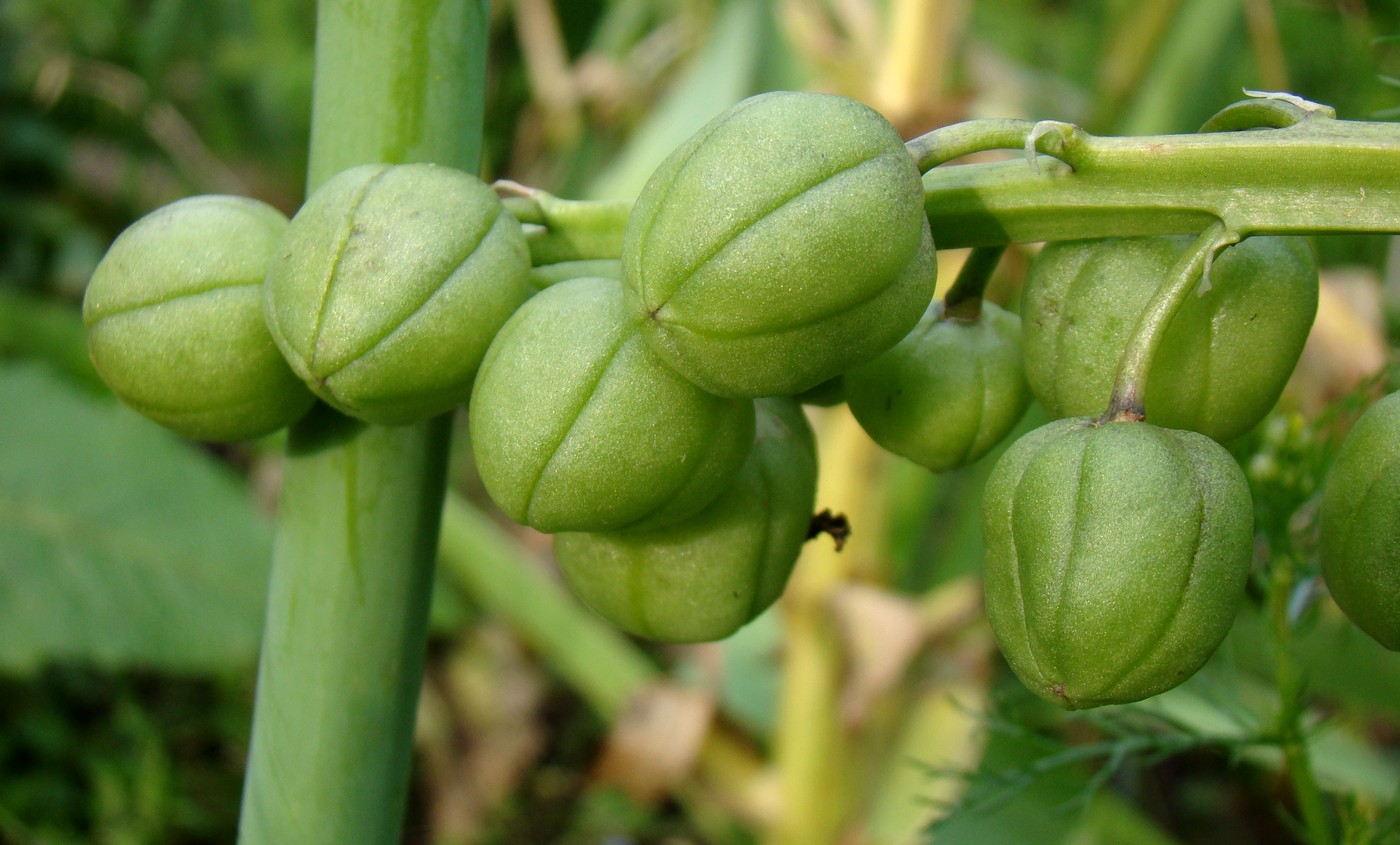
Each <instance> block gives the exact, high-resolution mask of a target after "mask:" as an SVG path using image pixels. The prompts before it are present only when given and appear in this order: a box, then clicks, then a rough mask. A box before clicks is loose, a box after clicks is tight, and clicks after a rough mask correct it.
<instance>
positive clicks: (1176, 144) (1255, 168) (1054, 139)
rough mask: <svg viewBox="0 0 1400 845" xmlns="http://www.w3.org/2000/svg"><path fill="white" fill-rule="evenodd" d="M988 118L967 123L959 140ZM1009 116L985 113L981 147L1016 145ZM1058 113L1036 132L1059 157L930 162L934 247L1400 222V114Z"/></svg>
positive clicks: (1390, 226) (1300, 230)
mask: <svg viewBox="0 0 1400 845" xmlns="http://www.w3.org/2000/svg"><path fill="white" fill-rule="evenodd" d="M981 123H982V121H973V122H972V123H971V124H962V125H960V128H959V129H958V132H959V135H960V138H961V140H962V142H963V143H965V144H967V145H971V143H972V142H971V141H969V140H967V136H969V135H971V134H975V131H974V130H975V128H976V126H977V125H979V124H981ZM1001 123H1002V122H1000V121H994V122H991V125H989V126H987V128H986V132H985V135H986V138H985V144H983V146H982V148H984V149H986V148H990V147H993V146H1010V145H1009V144H1007V143H1006V139H1005V138H1004V137H1003V135H1004V127H1003V126H1001ZM1054 127H1055V128H1056V129H1057V130H1060V131H1057V132H1055V133H1054V134H1053V135H1051V136H1046V137H1042V138H1039V139H1038V140H1037V145H1036V146H1037V148H1038V149H1040V150H1042V151H1045V152H1049V153H1051V154H1052V155H1053V156H1054V157H1053V158H1050V157H1048V156H1040V157H1038V158H1037V166H1036V167H1031V166H1029V165H1027V164H1026V162H1025V161H1024V160H1016V161H1005V162H996V163H992V164H967V165H958V166H952V167H937V168H934V169H933V170H930V171H929V172H928V173H926V174H925V175H924V196H925V203H924V207H925V211H926V212H927V213H928V218H929V223H930V225H931V226H932V228H933V236H934V240H935V241H936V242H937V243H938V247H939V248H940V249H948V248H953V247H968V246H983V245H992V244H1005V243H1025V242H1036V241H1060V240H1075V239H1078V238H1102V237H1115V236H1129V235H1166V234H1192V233H1195V232H1200V231H1201V230H1203V229H1205V228H1206V226H1208V225H1210V223H1211V222H1213V221H1215V220H1223V221H1225V224H1226V225H1227V226H1228V227H1229V228H1230V229H1231V230H1233V231H1236V232H1239V233H1240V236H1241V237H1244V236H1248V235H1252V234H1262V233H1274V234H1325V233H1330V232H1397V231H1400V124H1393V123H1365V122H1358V121H1347V120H1333V119H1330V118H1328V117H1327V116H1326V114H1325V113H1314V114H1311V115H1308V116H1307V117H1306V119H1302V120H1300V121H1299V122H1297V123H1296V124H1294V125H1291V126H1287V127H1283V128H1278V129H1257V130H1252V131H1242V132H1209V133H1204V134H1194V135H1153V136H1142V137H1125V138H1120V137H1096V136H1093V135H1090V134H1088V133H1086V132H1083V131H1082V130H1078V129H1074V128H1072V127H1069V126H1068V124H1055V125H1054ZM952 129H954V127H948V128H947V129H940V130H936V132H938V133H941V132H947V131H951V130H952Z"/></svg>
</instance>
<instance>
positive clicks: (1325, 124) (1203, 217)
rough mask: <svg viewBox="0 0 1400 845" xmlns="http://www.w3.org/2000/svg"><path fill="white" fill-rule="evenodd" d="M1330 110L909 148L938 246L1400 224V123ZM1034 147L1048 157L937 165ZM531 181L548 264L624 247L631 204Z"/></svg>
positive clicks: (980, 131)
mask: <svg viewBox="0 0 1400 845" xmlns="http://www.w3.org/2000/svg"><path fill="white" fill-rule="evenodd" d="M1329 114H1330V113H1329V112H1328V111H1327V110H1326V109H1321V108H1318V109H1317V110H1311V109H1308V108H1303V107H1298V106H1295V105H1293V104H1291V103H1290V102H1287V101H1274V100H1267V99H1264V100H1260V101H1259V102H1258V103H1254V102H1248V103H1244V104H1239V105H1237V106H1234V107H1231V108H1229V109H1226V110H1225V111H1223V112H1221V115H1220V116H1219V117H1218V118H1216V119H1213V121H1212V123H1211V124H1208V128H1210V129H1212V130H1222V129H1235V128H1238V127H1256V126H1257V125H1258V124H1259V123H1264V124H1269V123H1277V124H1284V125H1281V126H1278V127H1277V128H1267V127H1263V128H1250V129H1247V130H1242V131H1211V132H1203V133H1198V134H1192V135H1147V136H1140V137H1099V136H1095V135H1090V134H1089V133H1087V132H1084V131H1083V130H1081V129H1079V128H1078V127H1076V126H1073V125H1071V124H1067V123H1058V122H1054V121H1042V122H1040V123H1031V122H1030V121H1024V120H975V121H968V122H965V123H959V124H954V125H952V126H947V127H944V128H942V129H938V130H935V131H934V132H931V133H929V134H928V135H925V136H922V137H920V138H916V139H914V140H913V141H910V142H909V144H908V148H909V150H910V153H911V155H913V156H914V157H915V159H916V160H917V161H919V163H920V165H921V166H924V167H930V166H931V167H933V169H931V170H929V171H928V172H927V173H926V174H925V175H924V177H923V183H924V210H925V212H926V213H927V215H928V219H929V224H930V226H931V227H932V229H933V237H934V241H935V242H936V243H937V245H938V247H939V248H940V249H952V248H957V247H976V246H996V245H1004V244H1010V243H1029V242H1037V241H1060V240H1075V239H1079V238H1103V237H1114V236H1128V235H1169V234H1196V233H1198V232H1201V231H1203V230H1204V229H1205V228H1206V227H1207V226H1209V225H1211V224H1212V223H1213V222H1215V221H1217V220H1219V221H1222V222H1223V223H1224V224H1225V226H1226V227H1227V228H1228V229H1229V230H1231V231H1233V232H1237V233H1239V235H1240V237H1248V236H1249V235H1254V234H1263V233H1274V234H1325V233H1335V232H1400V124H1394V123H1370V122H1362V121H1349V120H1335V119H1333V118H1331V117H1330V116H1329ZM1290 121H1291V122H1290ZM1027 148H1030V149H1034V150H1037V151H1039V152H1040V153H1043V154H1042V155H1037V156H1034V157H1033V158H1031V159H1030V161H1029V162H1028V161H1027V160H1026V159H1025V158H1024V157H1018V158H1016V159H1015V160H1013V161H1004V162H994V163H989V164H963V165H953V166H942V167H939V166H934V165H937V164H939V163H941V162H944V161H948V160H950V159H952V158H957V157H960V156H963V155H966V154H968V153H972V152H977V151H981V150H993V149H1014V150H1025V149H1027ZM524 190H525V191H527V192H528V193H527V194H526V195H524V196H522V197H520V198H516V199H512V200H510V201H508V203H507V205H508V207H510V208H511V209H512V211H513V212H514V213H517V214H518V215H520V216H521V218H522V220H524V221H526V222H528V223H530V224H532V225H531V228H530V239H531V253H532V255H533V257H534V260H535V263H536V264H537V265H538V264H550V263H554V262H557V261H571V260H580V259H598V258H618V257H619V256H620V254H621V249H622V234H623V230H624V228H625V227H626V222H627V215H628V212H629V211H630V209H631V204H630V203H628V202H625V201H624V202H602V203H592V202H579V201H570V200H560V199H558V198H555V197H547V195H540V194H539V192H534V191H532V190H530V189H524ZM540 196H545V197H547V200H546V201H544V202H541V201H540V199H539V197H540ZM703 211H704V210H703V209H700V210H698V213H703Z"/></svg>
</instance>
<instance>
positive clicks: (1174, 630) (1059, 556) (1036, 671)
mask: <svg viewBox="0 0 1400 845" xmlns="http://www.w3.org/2000/svg"><path fill="white" fill-rule="evenodd" d="M1253 526H1254V512H1253V506H1252V504H1251V502H1250V496H1249V488H1248V485H1247V484H1246V482H1245V479H1244V474H1243V473H1242V472H1241V471H1240V468H1239V467H1238V466H1237V465H1236V464H1235V462H1234V459H1232V458H1231V457H1230V455H1229V453H1228V452H1226V451H1225V449H1224V448H1223V447H1221V446H1220V445H1219V444H1217V443H1216V442H1215V441H1213V440H1211V439H1209V438H1207V437H1205V436H1203V435H1200V434H1197V433H1195V432H1190V431H1176V430H1171V429H1164V428H1159V427H1157V426H1154V425H1150V424H1148V423H1141V422H1117V423H1108V424H1106V425H1098V424H1097V423H1095V422H1094V421H1093V420H1091V419H1084V418H1081V419H1068V420H1057V421H1055V422H1052V423H1050V424H1048V425H1045V426H1042V427H1041V428H1038V429H1036V430H1035V431H1033V432H1031V433H1030V434H1028V435H1026V436H1025V437H1023V438H1021V439H1020V440H1018V441H1017V442H1016V443H1015V444H1014V445H1012V447H1011V448H1010V449H1009V450H1007V452H1006V454H1005V455H1003V456H1002V457H1001V459H1000V460H999V461H998V462H997V465H996V467H995V469H994V470H993V471H992V475H991V477H990V478H989V479H988V481H987V487H986V493H985V499H984V500H983V509H982V528H983V536H984V540H985V543H986V551H985V579H986V603H987V618H988V620H989V621H990V622H991V625H992V630H993V632H994V633H995V634H996V638H997V642H998V643H999V644H1000V645H1001V650H1002V653H1003V654H1005V655H1006V659H1007V661H1008V662H1009V663H1010V664H1011V668H1012V669H1013V670H1015V672H1016V674H1017V675H1018V676H1019V677H1020V678H1021V680H1022V682H1024V683H1025V684H1026V686H1027V687H1029V688H1030V689H1031V690H1032V691H1033V692H1035V693H1036V694H1037V695H1039V696H1041V697H1042V698H1044V699H1046V700H1048V701H1051V702H1053V703H1055V704H1058V705H1059V706H1061V707H1065V708H1068V709H1078V708H1083V707H1095V706H1098V705H1101V704H1119V703H1124V702H1129V701H1137V700H1139V699H1142V698H1146V697H1148V696H1151V695H1155V694H1157V693H1159V692H1162V691H1164V690H1167V689H1170V688H1172V687H1174V686H1176V685H1177V684H1179V683H1181V682H1182V681H1184V680H1186V679H1187V678H1188V677H1190V676H1191V675H1192V674H1194V673H1195V672H1196V670H1197V669H1199V668H1200V667H1201V665H1202V664H1204V663H1205V662H1206V659H1207V658H1209V657H1210V655H1211V654H1212V653H1213V652H1214V651H1215V649H1216V647H1217V646H1219V645H1220V642H1221V640H1222V639H1224V637H1225V634H1226V633H1227V632H1228V631H1229V630H1230V625H1231V623H1232V622H1233V621H1234V618H1235V614H1236V612H1237V611H1238V609H1239V606H1240V603H1241V601H1242V600H1243V598H1244V587H1245V579H1246V577H1247V575H1248V572H1249V565H1250V558H1251V554H1252V549H1253V536H1254V531H1253Z"/></svg>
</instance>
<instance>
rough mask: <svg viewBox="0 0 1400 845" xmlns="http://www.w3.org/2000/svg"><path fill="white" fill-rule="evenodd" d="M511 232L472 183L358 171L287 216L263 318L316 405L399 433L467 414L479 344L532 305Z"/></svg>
mask: <svg viewBox="0 0 1400 845" xmlns="http://www.w3.org/2000/svg"><path fill="white" fill-rule="evenodd" d="M529 269H530V257H529V252H528V250H527V249H526V246H525V236H524V234H523V233H522V232H521V230H520V225H519V224H518V223H517V222H516V221H515V219H514V218H512V217H511V216H510V214H508V213H506V211H505V210H504V208H503V207H502V206H501V203H500V202H499V200H497V198H496V195H495V194H494V193H493V192H492V191H491V189H490V188H489V187H487V186H486V185H485V184H484V183H482V182H481V180H479V179H477V178H476V177H474V176H470V175H468V174H466V173H462V172H461V171H457V170H453V169H452V168H449V167H441V166H435V165H428V164H405V165H397V166H391V165H385V164H370V165H363V166H360V167H354V168H351V169H349V170H346V171H344V172H343V173H340V174H338V175H336V176H335V177H334V178H332V179H330V180H329V181H327V182H326V183H325V184H324V185H322V186H321V187H320V189H318V190H317V191H316V193H315V194H313V195H312V196H311V197H310V198H309V199H308V200H307V201H306V204H305V205H304V206H302V208H301V211H299V212H297V214H296V216H295V217H293V218H292V222H291V225H290V226H288V227H287V231H286V233H285V235H284V236H283V238H282V241H281V244H280V245H279V247H278V252H277V257H276V259H275V260H274V261H273V262H272V264H271V266H270V267H269V269H268V276H267V284H266V286H265V287H266V290H265V295H266V316H267V321H268V327H269V328H270V329H271V330H272V335H273V337H274V338H275V339H276V340H277V345H278V347H279V348H281V350H282V353H283V354H284V355H285V356H286V357H287V360H288V361H289V362H290V363H291V365H292V369H294V370H295V371H296V372H297V374H298V375H300V376H301V377H302V379H303V380H305V381H306V383H307V384H308V385H309V386H310V387H311V389H312V390H313V391H315V392H316V394H317V395H318V396H320V397H321V398H322V399H324V400H325V401H326V402H327V403H329V404H330V405H332V406H334V407H335V408H337V409H339V410H340V411H342V412H344V413H346V414H349V415H351V416H354V417H359V418H360V419H363V420H367V421H369V422H374V423H381V424H385V425H399V424H405V423H410V422H414V421H417V420H421V419H425V418H427V417H430V416H435V415H437V414H440V413H442V412H444V411H446V410H448V409H449V408H451V407H452V406H453V405H457V404H460V403H462V402H465V401H466V399H467V396H468V394H469V393H470V391H471V382H472V377H473V376H474V375H475V373H476V370H477V367H478V365H479V364H480V363H481V358H482V356H483V355H485V354H486V348H487V346H489V345H490V343H491V339H492V338H493V337H495V335H496V332H497V331H498V330H499V329H500V327H501V326H502V325H503V324H504V323H505V321H506V319H507V318H509V317H510V315H511V314H512V313H514V311H515V309H516V308H517V307H518V306H519V305H520V304H521V303H522V302H524V301H525V299H526V298H527V297H528V296H529V294H530V290H531V289H530V286H529V283H528V281H527V276H528V273H529Z"/></svg>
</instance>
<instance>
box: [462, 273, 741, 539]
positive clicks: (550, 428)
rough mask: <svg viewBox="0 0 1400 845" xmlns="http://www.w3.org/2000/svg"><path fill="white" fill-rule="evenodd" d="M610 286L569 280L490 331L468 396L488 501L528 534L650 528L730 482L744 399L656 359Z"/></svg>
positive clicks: (686, 513)
mask: <svg viewBox="0 0 1400 845" xmlns="http://www.w3.org/2000/svg"><path fill="white" fill-rule="evenodd" d="M638 322H639V318H638V317H637V316H636V315H634V314H632V313H630V312H629V311H628V309H627V308H626V306H625V304H624V302H623V295H622V288H621V287H620V286H619V285H618V283H617V282H616V281H614V280H612V279H586V278H585V279H571V280H569V281H565V282H560V283H558V284H556V285H552V286H550V287H549V288H547V289H546V290H544V291H542V292H541V293H539V294H537V295H536V296H535V298H534V299H532V300H530V301H529V302H528V303H526V304H525V305H524V306H523V307H522V308H521V309H520V310H519V311H518V312H516V314H515V316H514V317H512V318H511V319H510V321H509V322H508V323H507V324H506V326H505V327H504V328H503V329H501V332H500V334H499V335H498V336H497V337H496V340H495V341H494V342H493V343H492V344H491V349H490V351H489V352H488V353H487V355H486V360H485V361H484V362H483V363H482V365H481V374H480V375H479V376H478V378H477V383H476V387H475V389H474V390H473V391H472V400H471V409H470V413H469V419H470V425H471V440H472V447H473V452H474V454H475V457H476V462H477V469H478V470H479V471H480V473H481V479H482V481H483V482H484V483H485V485H486V490H487V492H488V493H490V494H491V498H492V499H493V500H494V501H495V502H496V504H497V505H499V506H500V508H501V510H503V511H505V513H506V515H507V516H509V517H510V518H511V519H514V520H515V521H516V522H519V523H522V524H524V525H530V526H532V527H534V528H536V529H538V530H540V531H546V532H554V531H602V530H609V529H617V528H623V527H626V526H628V525H634V524H637V523H643V524H647V525H653V526H655V525H663V524H667V523H673V522H678V521H680V520H683V519H686V518H688V517H690V516H693V515H694V514H696V513H698V512H699V511H700V510H701V509H703V508H704V507H705V506H707V505H708V504H709V503H710V502H712V501H714V499H715V498H716V497H717V496H719V494H720V492H721V491H723V490H724V489H726V488H727V487H728V486H729V485H730V484H731V483H732V482H733V480H734V477H735V475H736V474H737V473H738V471H739V467H740V465H741V464H742V463H743V461H744V457H745V455H747V454H748V452H749V449H750V445H751V443H752V442H753V425H754V411H753V403H752V402H748V401H738V400H734V399H722V398H720V397H718V396H712V395H710V394H708V393H705V392H704V391H702V390H700V388H698V387H696V386H695V385H693V384H691V383H690V382H689V381H686V380H685V379H684V378H682V377H681V376H680V375H678V374H677V373H675V372H673V371H672V370H671V369H670V368H669V367H667V366H666V365H665V364H663V363H662V362H661V361H660V360H659V359H658V358H657V357H656V356H655V355H653V354H652V352H651V350H650V349H649V348H648V347H647V344H646V342H645V341H643V340H642V337H641V333H640V330H639V327H638V325H637V324H638Z"/></svg>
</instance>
